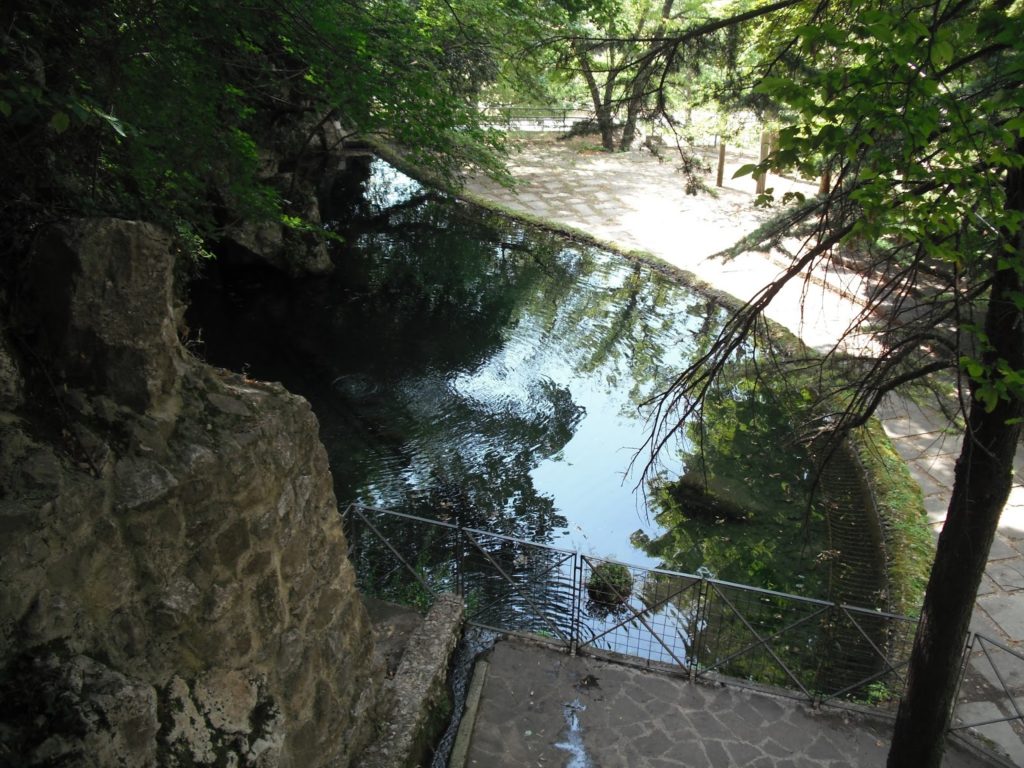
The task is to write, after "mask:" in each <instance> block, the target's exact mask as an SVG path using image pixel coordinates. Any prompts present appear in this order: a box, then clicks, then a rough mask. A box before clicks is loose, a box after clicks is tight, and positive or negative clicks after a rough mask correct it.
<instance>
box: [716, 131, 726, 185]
mask: <svg viewBox="0 0 1024 768" xmlns="http://www.w3.org/2000/svg"><path fill="white" fill-rule="evenodd" d="M724 178H725V142H724V141H723V142H721V143H719V145H718V176H717V177H716V178H715V186H716V187H720V186H722V180H723V179H724Z"/></svg>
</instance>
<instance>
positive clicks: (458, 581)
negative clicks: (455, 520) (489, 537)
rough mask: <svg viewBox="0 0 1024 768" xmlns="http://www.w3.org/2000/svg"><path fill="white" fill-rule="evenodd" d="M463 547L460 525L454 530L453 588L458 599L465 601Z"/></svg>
mask: <svg viewBox="0 0 1024 768" xmlns="http://www.w3.org/2000/svg"><path fill="white" fill-rule="evenodd" d="M464 549H465V548H464V547H463V545H462V523H459V525H458V527H456V529H455V588H456V590H458V593H459V597H461V598H462V601H463V602H465V601H466V576H465V573H464V562H463V558H464Z"/></svg>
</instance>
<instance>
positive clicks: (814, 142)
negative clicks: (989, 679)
mask: <svg viewBox="0 0 1024 768" xmlns="http://www.w3.org/2000/svg"><path fill="white" fill-rule="evenodd" d="M780 5H782V4H776V6H777V7H776V8H775V9H773V10H771V11H770V12H769V13H763V14H762V18H761V26H760V28H759V30H758V32H759V35H758V37H757V40H756V44H757V46H758V48H757V51H758V56H757V59H756V66H755V67H754V68H753V69H752V70H750V71H747V72H745V73H742V81H743V82H744V83H746V84H748V85H749V84H750V83H753V84H754V87H753V91H754V94H755V95H757V96H759V97H760V98H762V99H766V100H769V101H770V102H772V103H773V104H774V105H775V108H776V109H777V111H778V113H779V114H780V116H781V120H782V122H783V125H784V126H785V127H784V128H783V129H782V131H781V133H780V138H779V143H778V146H777V148H776V150H775V151H774V153H773V154H772V156H771V157H770V158H769V159H768V160H767V161H766V162H765V163H763V164H762V166H761V167H759V168H754V167H750V168H747V169H744V170H745V172H748V173H749V172H763V171H766V170H769V169H773V170H784V169H785V170H793V169H795V170H797V171H798V172H800V173H802V174H804V175H806V176H812V177H813V176H814V175H816V174H817V173H818V171H819V169H820V163H821V162H822V161H823V160H824V161H825V162H826V163H827V164H828V166H829V167H830V169H831V173H832V179H833V181H832V184H831V186H830V187H829V189H828V190H827V192H826V193H825V194H823V195H821V196H819V197H818V198H815V199H812V200H801V199H797V200H795V201H787V202H794V203H795V204H794V205H793V206H791V207H790V208H788V209H786V210H784V211H783V212H781V213H780V214H779V216H778V217H777V218H776V219H775V221H774V222H773V223H772V224H771V225H770V226H769V227H767V228H765V229H764V230H763V231H761V232H759V233H757V234H756V235H755V236H754V237H751V238H750V239H749V240H747V241H746V242H744V243H742V244H741V246H740V247H751V246H762V247H767V246H770V245H778V246H780V247H782V248H783V249H784V250H785V249H787V247H788V244H792V243H793V242H796V245H795V246H792V247H788V250H787V252H788V253H789V255H790V257H791V262H790V265H789V267H788V268H787V269H786V271H785V273H784V274H783V275H782V276H781V277H780V278H779V279H778V280H776V281H774V282H773V283H772V284H770V285H768V286H766V287H765V288H764V289H762V290H761V291H760V292H759V293H758V294H757V295H756V296H755V297H754V298H753V299H751V301H750V302H749V303H748V304H747V305H746V306H745V307H744V309H743V310H742V311H740V312H739V313H738V314H737V315H735V316H734V317H733V318H732V319H731V321H730V322H729V323H728V324H727V326H726V327H725V328H724V330H723V331H722V333H721V334H720V335H719V337H718V338H717V340H716V341H715V343H714V344H713V345H712V347H711V348H710V350H709V352H708V353H707V354H706V355H705V356H704V358H703V359H701V360H699V361H698V362H696V363H695V364H694V365H693V366H691V367H690V368H688V369H687V370H685V371H683V372H682V373H681V375H680V376H679V378H678V379H677V380H676V382H675V384H674V386H673V387H672V389H671V390H670V391H668V392H667V393H666V395H665V396H664V397H663V398H662V399H661V400H660V402H659V403H658V407H659V414H660V422H659V428H658V430H656V431H655V433H654V434H653V436H652V446H653V447H655V448H657V447H660V446H661V445H664V443H665V440H666V439H667V437H668V435H669V434H670V433H672V432H673V431H674V430H676V429H678V428H679V425H680V424H682V423H683V421H685V419H686V418H687V417H689V416H693V415H698V414H699V411H700V409H701V407H702V403H703V401H704V399H705V398H706V396H707V394H708V392H709V391H710V387H711V384H712V382H713V380H714V379H715V377H716V376H718V375H719V374H720V373H721V372H722V371H723V370H724V369H725V367H726V365H727V364H728V361H729V360H730V357H731V356H732V355H733V354H734V352H735V351H736V350H737V349H739V347H740V345H741V344H742V343H743V342H744V341H745V340H747V339H748V338H749V337H751V336H752V335H754V334H755V333H756V332H757V331H758V329H759V327H760V322H761V321H760V317H761V313H762V311H763V310H764V308H765V307H766V306H767V305H768V304H769V303H770V302H771V301H772V300H773V299H774V298H775V296H776V295H777V294H778V292H779V290H780V288H781V287H782V285H784V284H785V283H787V282H789V281H792V280H799V279H809V278H810V276H811V275H812V274H813V273H820V272H823V271H825V270H829V269H832V268H835V267H836V266H839V265H840V264H842V265H843V266H845V267H849V266H850V265H851V264H853V265H854V266H855V267H856V268H857V269H858V270H859V271H860V272H861V274H863V276H864V284H863V288H864V291H865V294H866V296H867V299H866V303H865V306H864V309H863V311H862V312H861V314H860V315H859V316H858V317H857V318H856V319H855V321H854V322H853V323H852V324H851V326H850V327H849V329H848V331H847V333H846V335H845V337H844V339H845V341H852V340H854V338H855V336H856V335H857V334H863V333H865V332H870V333H871V339H872V343H871V345H869V346H868V347H867V348H866V349H864V345H863V344H862V345H859V346H860V347H861V348H862V349H863V352H862V353H861V354H860V355H858V356H853V355H849V354H845V353H844V352H843V350H844V349H845V347H844V346H842V345H837V346H836V347H835V348H834V349H833V350H832V351H831V353H830V354H828V355H826V356H825V357H824V359H823V361H822V365H825V366H828V365H833V366H835V367H837V368H839V369H841V370H842V371H843V372H844V373H845V375H846V377H847V380H848V382H849V384H848V385H847V386H846V387H845V388H844V389H843V391H842V392H838V391H828V392H823V393H822V394H823V395H826V396H827V397H826V398H823V402H826V400H828V399H831V398H834V397H836V396H838V395H842V394H844V393H845V397H844V398H843V399H842V400H841V402H843V403H844V404H845V406H844V407H843V408H841V409H839V410H835V409H831V410H825V411H823V412H822V413H821V415H820V420H819V421H818V422H817V424H816V425H812V426H815V427H816V428H818V429H827V430H829V431H830V432H831V433H832V434H834V435H837V436H841V435H842V434H844V433H845V432H847V431H849V430H850V429H852V428H853V427H855V426H857V425H860V424H863V423H865V421H866V420H867V419H868V418H869V417H870V416H871V415H872V414H873V413H874V412H875V410H876V409H877V408H878V406H879V405H880V404H881V402H882V400H883V398H884V396H885V395H886V394H887V393H889V392H891V391H893V390H895V389H897V388H898V387H901V386H903V385H905V384H907V383H908V382H910V381H914V380H918V379H921V378H922V377H926V376H933V375H935V374H937V373H938V372H943V371H947V372H952V373H953V374H954V377H955V381H954V385H953V386H954V391H955V392H956V393H957V395H958V402H959V404H960V408H961V410H962V412H963V415H964V418H965V421H966V429H965V431H964V441H963V449H962V453H961V456H960V459H959V461H958V463H957V469H956V476H955V481H954V486H953V489H952V497H951V500H950V506H949V510H948V513H947V519H946V523H945V526H944V527H943V530H942V533H941V536H940V538H939V543H938V549H937V554H936V559H935V564H934V567H933V570H932V574H931V579H930V582H929V585H928V590H927V594H926V597H925V601H924V605H923V607H922V615H921V621H920V625H919V629H918V633H917V637H916V642H915V647H914V652H913V657H912V659H911V663H910V672H909V684H908V688H907V691H906V695H905V696H904V698H903V700H902V702H901V706H900V712H899V717H898V721H897V725H896V730H895V734H894V739H893V744H892V750H891V752H890V758H889V764H890V765H893V766H925V765H928V766H937V765H939V762H940V760H941V755H942V751H943V746H944V733H945V728H946V726H947V724H948V720H949V716H950V710H951V707H952V703H953V693H954V691H955V686H956V676H957V674H958V660H959V655H960V653H961V650H962V648H963V645H964V641H965V638H966V635H967V631H968V622H969V620H970V615H971V608H972V606H973V603H974V597H975V594H976V592H977V588H978V585H979V582H980V579H981V574H982V572H983V569H984V565H985V562H986V556H987V552H988V549H989V547H990V545H991V542H992V540H993V537H994V534H995V530H996V527H997V525H998V521H999V515H1000V512H1001V510H1002V507H1003V504H1004V503H1005V500H1006V498H1007V495H1008V493H1009V489H1010V483H1011V478H1012V462H1013V457H1014V453H1015V451H1016V446H1017V441H1018V437H1019V434H1020V423H1021V418H1022V417H1024V397H1022V395H1024V391H1022V386H1021V382H1022V381H1024V378H1022V377H1024V314H1022V313H1024V291H1022V288H1024V284H1022V281H1024V235H1022V226H1021V225H1022V222H1024V172H1022V168H1024V88H1022V85H1024V82H1022V80H1024V13H1022V8H1021V6H1020V3H1012V2H972V1H968V2H941V1H940V2H935V3H929V4H924V5H912V4H903V3H900V4H895V5H889V4H879V3H873V2H860V1H859V0H853V1H848V2H844V3H842V4H832V3H825V2H821V3H799V4H792V3H790V4H787V5H786V6H785V7H778V6H780ZM762 8H763V9H767V8H769V6H763V7H762ZM738 18H739V17H735V18H733V19H726V20H723V21H722V22H721V23H722V24H733V23H735V22H736V20H737V19H738ZM770 198H771V196H770V195H768V196H766V198H765V200H764V202H770ZM786 238H791V239H790V240H787V239H786Z"/></svg>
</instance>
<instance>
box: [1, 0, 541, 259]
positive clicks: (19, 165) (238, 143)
mask: <svg viewBox="0 0 1024 768" xmlns="http://www.w3.org/2000/svg"><path fill="white" fill-rule="evenodd" d="M519 6H523V7H527V6H528V4H524V3H520V2H510V3H484V2H478V1H476V0H436V1H435V0H423V2H417V3H406V2H393V3H391V2H389V3H367V2H361V1H359V0H274V1H273V2H270V3H253V2H250V1H249V0H242V1H241V2H227V3H224V2H211V3H198V4H197V3H187V2H182V0H157V1H156V2H144V3H143V2H137V0H103V1H102V2H98V3H86V2H63V0H61V1H60V2H58V1H57V0H42V1H41V2H35V0H33V1H32V2H26V1H24V0H13V2H10V3H6V4H5V5H4V8H3V10H2V11H0V20H2V30H3V31H2V32H0V147H2V148H3V151H2V152H0V174H2V175H3V177H4V179H6V180H7V183H6V184H5V185H4V190H3V192H0V209H2V210H3V214H4V220H5V225H4V227H3V229H4V233H3V234H4V240H5V241H6V243H8V244H9V245H11V244H13V245H16V243H14V242H13V241H15V240H17V239H18V238H19V237H20V238H23V237H25V236H26V233H27V232H29V231H31V229H32V226H33V224H34V222H36V221H38V220H41V219H45V218H47V217H52V216H62V215H77V214H113V215H119V216H129V217H138V218H145V219H148V220H154V221H157V222H159V223H161V224H164V225H166V226H168V227H171V228H175V229H181V228H185V229H188V230H192V231H195V232H198V233H200V234H211V233H215V232H216V230H217V228H218V226H220V225H221V224H222V222H221V221H219V220H218V210H223V208H224V206H226V205H230V207H231V208H232V209H233V210H235V211H237V212H238V214H239V215H244V216H252V217H271V218H273V217H277V216H280V215H281V214H282V213H286V212H290V211H289V210H288V201H287V199H284V196H282V194H281V192H280V191H279V190H275V189H274V188H273V187H272V186H270V185H268V184H266V183H265V180H264V179H263V177H262V176H261V163H262V162H263V160H264V156H263V155H262V154H261V153H263V152H265V151H266V150H267V148H268V147H273V146H274V145H275V143H277V142H278V141H279V140H280V139H281V135H280V134H282V133H285V132H288V131H293V132H294V131H301V130H303V129H305V130H310V131H311V130H313V129H314V128H316V127H317V126H321V125H323V124H324V123H325V122H327V121H331V122H333V123H335V125H336V127H337V129H338V130H339V131H340V132H341V134H342V135H348V136H374V137H376V138H377V139H379V140H383V141H389V142H393V143H395V144H396V145H399V146H401V147H402V148H403V149H404V151H405V152H407V153H408V156H409V158H410V160H411V161H412V162H414V163H416V164H418V165H420V166H421V167H425V168H430V169H432V170H434V171H435V172H438V173H440V174H441V175H443V176H449V177H451V176H454V175H456V174H457V173H458V172H459V171H460V170H461V169H463V168H464V167H465V166H466V165H467V164H468V165H476V166H478V167H482V168H483V169H485V170H487V171H490V172H498V171H499V170H500V168H501V165H500V161H499V159H498V158H499V156H500V152H499V150H500V146H501V136H500V135H499V134H498V133H497V132H494V131H490V130H487V129H486V128H485V127H484V126H482V124H481V122H480V119H479V116H478V110H477V105H476V95H477V92H478V90H479V88H480V86H481V85H482V84H483V83H484V82H487V81H488V80H489V79H490V78H493V77H494V75H495V73H496V70H497V67H498V63H497V62H498V55H499V48H500V46H503V45H506V44H508V42H509V40H512V39H516V37H517V35H518V31H517V30H520V29H521V28H525V26H524V25H525V23H526V21H528V19H529V16H526V17H524V18H520V17H518V16H517V15H516V14H515V13H514V11H515V9H516V8H518V7H519ZM301 143H302V142H301V138H300V141H298V142H297V144H298V145H299V146H301Z"/></svg>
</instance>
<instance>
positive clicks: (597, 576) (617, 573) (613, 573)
mask: <svg viewBox="0 0 1024 768" xmlns="http://www.w3.org/2000/svg"><path fill="white" fill-rule="evenodd" d="M632 592H633V576H632V574H630V572H629V569H628V568H627V567H626V566H624V565H620V564H619V563H601V564H600V565H597V566H595V567H594V570H593V571H592V572H591V574H590V578H589V579H587V594H588V595H590V599H591V600H593V601H594V602H595V603H600V604H602V605H622V604H623V603H625V602H626V601H627V600H629V596H630V595H631V594H632Z"/></svg>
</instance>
